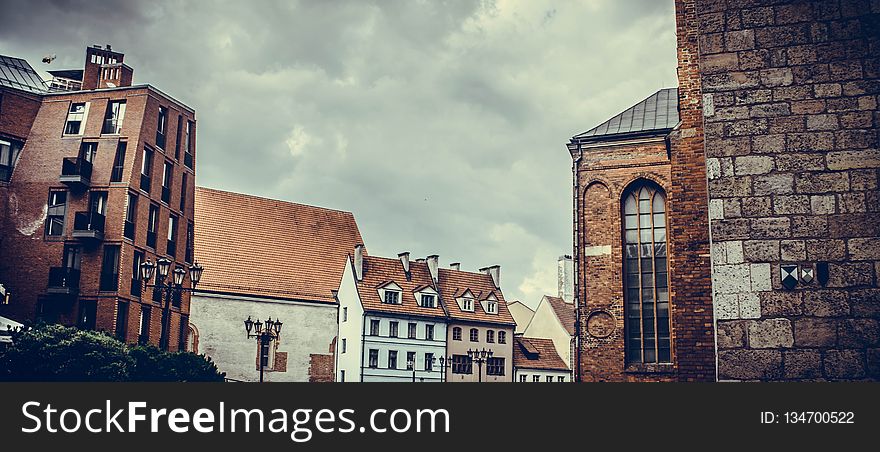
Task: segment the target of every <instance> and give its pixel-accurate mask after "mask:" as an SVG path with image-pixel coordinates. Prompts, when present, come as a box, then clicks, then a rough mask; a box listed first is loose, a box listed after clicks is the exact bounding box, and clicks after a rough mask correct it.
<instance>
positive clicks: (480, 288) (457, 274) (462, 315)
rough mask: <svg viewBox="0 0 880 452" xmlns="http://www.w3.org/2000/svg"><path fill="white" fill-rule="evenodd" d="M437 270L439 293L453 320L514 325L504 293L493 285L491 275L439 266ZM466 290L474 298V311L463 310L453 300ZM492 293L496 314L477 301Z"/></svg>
mask: <svg viewBox="0 0 880 452" xmlns="http://www.w3.org/2000/svg"><path fill="white" fill-rule="evenodd" d="M437 271H438V272H439V279H440V283H439V286H440V294H441V296H444V297H446V298H445V301H446V305H447V309H449V316H450V317H451V318H452V319H453V320H466V321H474V322H484V323H496V324H504V325H511V326H513V325H516V322H515V321H514V320H513V316H512V315H510V310H509V309H508V308H507V302H506V301H504V294H503V293H502V292H501V289H498V288H497V287H495V283H494V282H493V281H492V277H491V276H489V275H487V274H485V273H472V272H466V271H462V270H452V269H448V268H440V269H438V270H437ZM467 290H470V291H471V293H472V294H473V295H474V299H475V300H476V302H475V303H474V312H468V311H463V310H462V309H461V308H459V306H458V303H457V302H456V301H455V297H458V296H460V295H462V294H464V293H465V292H466V291H467ZM493 294H494V295H495V297H496V298H497V301H498V314H489V313H487V312H485V311H484V310H483V307H482V305H481V304H480V303H479V302H480V301H483V300H485V299H487V298H489V296H490V295H493Z"/></svg>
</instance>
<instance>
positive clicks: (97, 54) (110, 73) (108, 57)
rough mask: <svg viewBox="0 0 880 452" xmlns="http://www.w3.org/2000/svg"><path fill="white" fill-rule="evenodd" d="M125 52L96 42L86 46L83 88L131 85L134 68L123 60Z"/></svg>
mask: <svg viewBox="0 0 880 452" xmlns="http://www.w3.org/2000/svg"><path fill="white" fill-rule="evenodd" d="M124 59H125V54H123V53H120V52H114V51H113V50H111V48H110V45H109V44H108V45H107V46H106V48H101V46H99V45H97V44H95V45H93V46H91V47H87V48H86V64H85V67H84V68H83V79H82V89H84V90H92V89H99V88H113V87H120V86H131V82H132V78H133V75H134V70H133V69H132V68H130V67H129V66H127V65H125V64H124V63H123V62H122V61H123V60H124Z"/></svg>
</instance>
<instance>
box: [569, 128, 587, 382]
mask: <svg viewBox="0 0 880 452" xmlns="http://www.w3.org/2000/svg"><path fill="white" fill-rule="evenodd" d="M583 157H584V150H583V147H582V144H581V142H580V141H578V142H577V158H574V159H572V163H571V174H572V176H571V179H572V182H571V185H572V188H571V191H572V197H571V201H572V212H573V213H574V215H572V216H573V217H574V219H573V227H572V231H573V236H572V244H573V245H574V246H573V248H574V250H572V251H573V253H572V254H573V255H574V317H575V322H574V338H575V350H576V351H577V355H576V365H575V366H573V367H574V368H575V369H574V372H573V373H574V379H575V381H576V382H580V381H581V302H580V284H579V281H580V278H579V277H578V275H580V261H581V260H580V246H578V241H577V237H578V229H579V226H580V216H579V215H578V214H577V212H578V210H577V206H578V198H579V196H578V168H579V166H580V162H581V160H582V159H583Z"/></svg>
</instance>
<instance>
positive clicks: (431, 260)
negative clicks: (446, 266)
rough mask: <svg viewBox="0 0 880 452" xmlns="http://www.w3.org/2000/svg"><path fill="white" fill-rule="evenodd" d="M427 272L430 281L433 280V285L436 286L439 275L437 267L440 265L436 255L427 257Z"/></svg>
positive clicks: (438, 257)
mask: <svg viewBox="0 0 880 452" xmlns="http://www.w3.org/2000/svg"><path fill="white" fill-rule="evenodd" d="M427 262H428V271H430V272H431V279H433V280H434V284H437V283H438V282H439V281H440V274H439V273H438V272H437V269H438V266H439V264H440V256H438V255H436V254H432V255H430V256H428V259H427Z"/></svg>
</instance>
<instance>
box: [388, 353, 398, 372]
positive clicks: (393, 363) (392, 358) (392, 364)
mask: <svg viewBox="0 0 880 452" xmlns="http://www.w3.org/2000/svg"><path fill="white" fill-rule="evenodd" d="M388 368H389V369H397V350H388Z"/></svg>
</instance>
